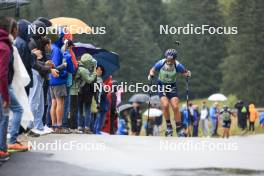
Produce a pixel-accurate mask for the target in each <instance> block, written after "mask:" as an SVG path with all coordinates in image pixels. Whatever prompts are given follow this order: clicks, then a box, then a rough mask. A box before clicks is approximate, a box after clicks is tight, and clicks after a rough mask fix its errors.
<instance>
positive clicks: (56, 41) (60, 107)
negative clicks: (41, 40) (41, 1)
mask: <svg viewBox="0 0 264 176" xmlns="http://www.w3.org/2000/svg"><path fill="white" fill-rule="evenodd" d="M55 30H56V29H55ZM55 32H56V34H54V31H51V33H53V34H49V35H48V37H49V38H50V39H51V43H52V49H51V59H52V62H53V63H54V65H55V67H58V66H60V65H62V64H63V62H64V61H63V55H62V52H61V47H62V46H63V45H64V33H63V32H62V31H59V29H58V30H57V31H55ZM58 32H59V33H58ZM66 62H67V67H66V68H63V69H62V70H61V71H60V72H59V76H58V77H54V76H53V75H52V74H50V77H49V78H50V80H49V85H50V94H51V98H52V100H51V101H52V104H51V109H50V115H51V121H52V126H53V128H54V131H55V133H59V134H63V133H66V134H68V133H70V131H69V130H68V129H66V128H63V126H62V118H63V115H64V100H65V97H66V96H67V88H66V84H67V75H68V71H71V72H74V66H73V63H72V61H71V60H67V59H66Z"/></svg>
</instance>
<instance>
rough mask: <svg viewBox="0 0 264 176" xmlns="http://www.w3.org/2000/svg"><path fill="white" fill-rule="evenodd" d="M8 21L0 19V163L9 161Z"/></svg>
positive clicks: (9, 25)
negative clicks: (7, 141) (7, 142)
mask: <svg viewBox="0 0 264 176" xmlns="http://www.w3.org/2000/svg"><path fill="white" fill-rule="evenodd" d="M10 28H11V24H10V19H9V18H8V17H0V65H1V67H0V161H6V160H8V159H9V155H10V154H9V153H8V152H7V144H6V137H7V127H8V113H9V112H8V107H9V103H10V99H9V93H8V66H9V60H10V56H11V48H12V44H11V42H10V40H9V38H8V34H9V33H10Z"/></svg>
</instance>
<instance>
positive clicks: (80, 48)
mask: <svg viewBox="0 0 264 176" xmlns="http://www.w3.org/2000/svg"><path fill="white" fill-rule="evenodd" d="M74 45H75V47H73V48H72V50H73V52H74V54H75V55H76V57H81V56H82V55H83V54H85V53H89V54H91V55H94V54H97V53H100V52H102V51H106V52H108V51H107V50H105V49H102V48H96V47H95V46H94V45H92V44H88V43H74Z"/></svg>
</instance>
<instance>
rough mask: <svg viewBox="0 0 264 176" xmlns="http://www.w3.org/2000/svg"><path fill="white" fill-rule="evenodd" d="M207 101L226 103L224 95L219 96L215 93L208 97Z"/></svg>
mask: <svg viewBox="0 0 264 176" xmlns="http://www.w3.org/2000/svg"><path fill="white" fill-rule="evenodd" d="M208 100H209V101H226V100H227V98H226V96H225V95H223V94H220V93H216V94H212V95H210V97H209V98H208Z"/></svg>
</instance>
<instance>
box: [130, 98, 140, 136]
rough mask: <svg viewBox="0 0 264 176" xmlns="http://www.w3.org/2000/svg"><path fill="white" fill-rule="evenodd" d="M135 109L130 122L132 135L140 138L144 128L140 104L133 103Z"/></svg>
mask: <svg viewBox="0 0 264 176" xmlns="http://www.w3.org/2000/svg"><path fill="white" fill-rule="evenodd" d="M132 105H133V108H132V109H131V110H130V121H131V131H132V135H135V136H139V134H140V131H141V126H142V118H141V113H140V103H139V102H133V104H132Z"/></svg>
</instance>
